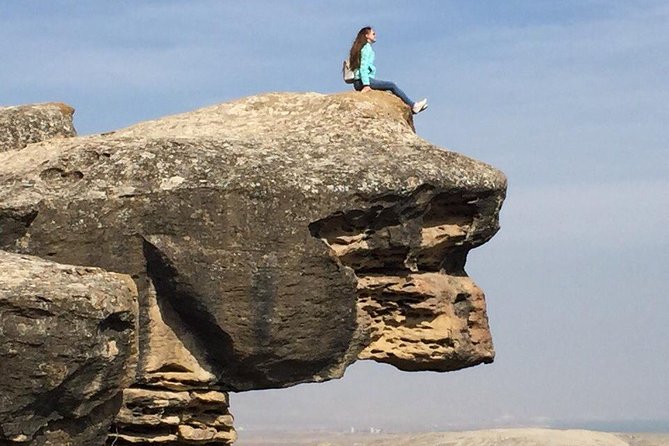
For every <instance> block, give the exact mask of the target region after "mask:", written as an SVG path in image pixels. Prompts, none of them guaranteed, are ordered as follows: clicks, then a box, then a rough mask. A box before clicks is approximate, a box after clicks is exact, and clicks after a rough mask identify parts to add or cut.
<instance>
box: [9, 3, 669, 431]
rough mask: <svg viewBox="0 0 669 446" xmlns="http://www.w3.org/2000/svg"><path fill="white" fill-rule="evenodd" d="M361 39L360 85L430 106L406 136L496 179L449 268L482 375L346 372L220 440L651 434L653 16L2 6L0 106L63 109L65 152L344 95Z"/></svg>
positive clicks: (296, 6)
mask: <svg viewBox="0 0 669 446" xmlns="http://www.w3.org/2000/svg"><path fill="white" fill-rule="evenodd" d="M368 24H370V25H372V26H374V27H375V29H376V30H377V32H378V41H377V43H376V44H375V51H376V66H377V69H378V73H377V75H378V77H379V78H381V79H389V80H394V81H396V82H397V83H398V84H399V85H400V86H401V87H402V88H403V89H404V91H405V92H406V93H407V94H409V95H410V96H411V97H413V98H414V99H420V98H423V97H427V98H428V99H429V102H430V108H429V109H428V110H427V111H425V112H424V113H421V114H420V115H418V116H417V117H416V130H417V133H418V134H419V135H420V136H421V137H423V138H425V139H427V140H428V141H430V142H432V143H434V144H436V145H438V146H441V147H444V148H448V149H449V150H454V151H457V152H460V153H463V154H465V155H468V156H471V157H473V158H476V159H479V160H481V161H484V162H486V163H489V164H492V165H494V166H496V167H497V168H499V169H501V170H502V171H504V172H505V173H506V175H507V176H508V179H509V190H508V196H507V201H506V203H505V205H504V207H503V209H502V214H501V226H502V229H501V231H500V232H499V233H498V234H497V235H496V236H495V237H494V238H493V239H492V240H491V241H490V242H489V243H487V244H486V245H484V246H482V247H480V248H477V249H475V250H473V251H472V252H471V253H470V255H469V259H468V262H467V266H466V269H467V272H468V273H469V274H470V275H471V276H472V277H473V278H474V280H475V281H476V282H477V284H478V285H479V286H480V287H481V288H482V289H483V290H484V291H485V293H486V296H487V303H488V316H489V319H490V326H491V330H492V335H493V341H494V344H495V348H496V352H497V357H496V360H495V362H494V363H493V364H491V365H485V366H478V367H474V368H470V369H465V370H462V371H458V372H453V373H445V374H439V373H428V372H421V373H406V372H400V371H398V370H395V369H393V368H392V367H390V366H384V365H380V364H374V363H371V362H360V363H356V364H354V365H353V366H352V367H350V368H349V370H348V371H347V373H346V376H345V377H344V378H343V379H341V380H338V381H331V382H327V383H322V384H306V385H300V386H296V387H293V388H290V389H284V390H281V391H256V392H248V393H244V394H232V395H231V412H232V413H233V414H234V416H235V418H236V426H237V427H242V428H246V429H253V428H259V427H265V428H270V427H272V426H281V427H287V428H294V429H308V428H317V427H318V426H328V425H336V426H340V425H341V426H344V428H345V427H346V426H351V425H356V424H362V425H363V426H365V425H366V426H379V427H384V426H388V427H384V429H386V430H389V429H392V428H393V427H399V426H409V428H410V427H411V426H424V427H425V429H426V430H431V429H432V428H433V427H434V426H445V427H443V428H440V429H454V430H457V429H462V428H464V429H466V428H468V427H476V426H479V427H489V426H521V425H522V426H531V425H534V426H542V425H551V424H558V425H560V423H564V422H567V421H569V420H572V421H573V422H574V423H589V424H590V425H592V426H596V425H600V426H606V425H607V424H610V423H614V424H615V423H618V424H620V425H624V424H625V423H628V425H630V426H633V425H634V424H635V423H637V424H643V423H648V422H650V423H651V426H653V425H656V426H658V427H659V428H661V430H663V431H665V432H666V431H669V404H667V401H669V379H667V377H669V362H668V361H667V358H668V357H669V342H668V341H669V323H667V320H668V319H669V300H668V299H667V298H666V292H667V290H668V289H669V275H668V274H667V272H666V269H667V268H666V267H667V265H669V249H668V248H669V240H668V239H667V224H668V223H669V177H668V175H667V174H668V173H669V151H668V149H669V147H667V146H668V145H669V130H668V129H667V123H668V122H669V106H668V105H667V104H669V75H668V74H669V60H668V59H669V58H668V57H667V55H668V54H669V5H668V4H667V3H666V2H662V1H643V0H642V1H638V2H625V1H616V0H613V1H599V0H584V1H575V0H567V1H564V2H550V1H544V0H535V1H530V0H524V1H521V0H512V1H508V2H495V1H492V0H487V1H480V2H463V1H436V0H434V1H433V0H430V1H423V2H407V1H396V2H382V1H380V0H375V1H367V2H361V1H342V2H337V3H334V2H333V3H330V2H323V3H321V2H309V1H284V2H270V1H269V0H266V1H265V0H263V1H260V0H251V1H246V2H235V3H232V2H217V1H213V0H194V1H191V2H188V3H184V2H177V1H174V0H164V1H148V0H145V1H132V2H131V1H127V0H123V1H118V2H103V1H100V0H97V1H90V2H85V3H80V2H76V1H73V0H67V1H66V0H53V1H50V2H38V1H36V0H25V1H21V2H7V3H6V4H4V5H2V6H0V25H1V26H0V37H1V38H0V47H1V49H2V53H3V54H5V62H4V63H3V64H2V68H0V101H1V104H2V105H19V104H26V103H35V102H47V101H62V102H66V103H68V104H70V105H72V106H73V107H74V108H75V109H76V113H75V126H76V127H77V130H78V131H79V133H80V134H82V135H85V134H91V133H97V132H104V131H109V130H114V129H117V128H122V127H125V126H128V125H131V124H133V123H135V122H138V121H142V120H148V119H154V118H157V117H160V116H165V115H169V114H174V113H180V112H185V111H189V110H192V109H196V108H199V107H204V106H207V105H211V104H215V103H220V102H225V101H229V100H232V99H235V98H239V97H243V96H247V95H253V94H259V93H262V92H269V91H317V92H322V93H332V92H339V91H344V90H347V89H349V88H350V87H348V86H347V85H345V84H344V83H343V82H342V81H341V79H340V66H341V61H342V60H343V58H344V57H345V56H346V53H347V51H348V48H349V45H350V44H351V41H352V39H353V37H354V35H355V33H356V32H357V30H358V29H359V28H360V27H362V26H364V25H368ZM652 423H654V424H652ZM564 427H574V426H564ZM604 430H606V429H604ZM624 430H627V429H624ZM242 432H243V431H242Z"/></svg>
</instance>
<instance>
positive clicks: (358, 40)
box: [348, 26, 372, 70]
mask: <svg viewBox="0 0 669 446" xmlns="http://www.w3.org/2000/svg"><path fill="white" fill-rule="evenodd" d="M371 30H372V27H371V26H365V27H364V28H362V29H361V30H360V31H358V35H357V36H355V40H354V41H353V45H351V51H350V52H349V54H348V61H349V64H350V65H351V70H357V69H359V68H360V51H361V50H362V47H363V46H365V44H366V43H367V33H369V32H370V31H371Z"/></svg>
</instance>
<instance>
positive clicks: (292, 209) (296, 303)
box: [0, 92, 506, 445]
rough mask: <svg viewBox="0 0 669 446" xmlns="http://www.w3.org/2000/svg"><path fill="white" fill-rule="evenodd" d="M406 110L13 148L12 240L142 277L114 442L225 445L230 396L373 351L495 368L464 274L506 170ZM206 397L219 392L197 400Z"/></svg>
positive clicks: (360, 98) (362, 105)
mask: <svg viewBox="0 0 669 446" xmlns="http://www.w3.org/2000/svg"><path fill="white" fill-rule="evenodd" d="M411 119H412V118H411V114H410V111H409V110H408V108H406V107H405V106H404V105H403V104H402V103H401V101H399V100H397V99H396V98H394V97H393V96H391V95H389V94H386V93H382V92H372V93H369V94H364V95H363V94H358V93H347V94H339V95H321V94H313V93H310V94H268V95H262V96H256V97H251V98H245V99H242V100H239V101H235V102H231V103H227V104H221V105H217V106H213V107H208V108H205V109H201V110H197V111H194V112H191V113H186V114H183V115H176V116H171V117H167V118H163V119H160V120H156V121H150V122H145V123H140V124H138V125H135V126H133V127H130V128H127V129H124V130H119V131H117V132H113V133H109V134H105V135H96V136H91V137H85V138H73V139H69V140H60V141H55V140H54V141H48V142H44V143H40V144H33V145H30V146H28V147H26V148H25V149H23V150H21V151H14V152H7V153H4V154H0V186H1V187H0V247H1V248H2V249H6V250H11V251H16V252H21V253H30V254H34V255H38V256H41V257H45V258H49V259H53V260H56V261H59V262H65V263H74V264H80V265H92V266H97V267H101V268H104V269H107V270H110V271H117V272H122V273H126V274H129V275H131V276H132V277H133V278H134V280H135V282H136V283H137V286H138V290H139V302H140V313H141V315H140V328H139V343H140V356H139V363H138V368H137V374H136V379H135V383H134V384H133V385H132V386H131V388H130V389H128V390H126V392H125V396H124V400H125V403H124V404H125V406H124V407H125V408H126V409H124V411H122V412H121V414H120V415H119V419H118V422H117V424H116V425H115V427H114V428H113V429H112V433H114V434H115V435H116V436H115V437H114V441H117V443H116V444H117V445H118V444H121V443H122V442H127V443H130V442H140V443H141V442H147V443H148V442H163V443H169V442H173V441H177V440H178V441H180V442H181V444H187V443H188V442H192V443H197V442H202V441H205V440H202V439H199V438H200V437H202V438H204V437H206V436H210V437H207V438H209V440H206V441H212V442H214V443H216V442H218V443H225V442H228V441H229V438H231V436H233V435H234V431H233V430H232V429H231V428H230V427H229V423H228V421H227V420H228V419H229V418H228V417H229V414H228V412H227V409H228V407H227V395H226V393H225V392H227V391H243V390H252V389H261V388H278V387H285V386H290V385H294V384H297V383H302V382H313V381H322V380H326V379H332V378H337V377H340V376H342V374H343V373H344V370H345V368H346V367H347V366H348V365H349V364H350V363H352V362H353V361H355V360H356V359H359V358H360V359H373V360H377V361H382V362H387V363H390V364H393V365H395V366H397V367H399V368H401V369H404V370H441V371H444V370H455V369H458V368H462V367H469V366H472V365H476V364H480V363H485V362H490V361H492V359H493V356H494V351H493V347H492V342H491V338H490V332H489V329H488V324H487V316H486V313H485V301H484V298H483V293H482V292H481V290H480V289H479V288H478V287H477V286H476V285H475V284H474V283H473V282H472V280H471V279H470V278H469V277H467V275H466V273H465V270H464V265H465V260H466V256H467V253H468V251H469V250H470V249H472V248H474V247H476V246H478V245H480V244H482V243H484V242H486V241H487V240H488V239H489V238H490V237H492V236H493V235H494V234H495V232H496V231H497V230H498V215H499V210H500V207H501V205H502V201H503V199H504V194H505V189H506V179H505V177H504V175H503V174H502V173H501V172H499V171H498V170H496V169H494V168H492V167H490V166H488V165H486V164H484V163H481V162H478V161H475V160H473V159H470V158H467V157H465V156H463V155H459V154H456V153H453V152H449V151H445V150H443V149H440V148H438V147H435V146H433V145H431V144H429V143H428V142H426V141H424V140H422V139H421V138H419V137H418V136H416V134H415V133H414V131H413V123H412V120H411ZM209 391H214V392H218V393H217V395H222V396H221V402H220V403H219V405H218V406H217V408H215V409H214V408H212V407H210V408H209V409H207V410H200V409H199V407H200V406H198V404H199V403H193V402H192V401H195V400H198V398H199V397H198V396H197V395H202V394H205V393H206V392H209ZM165 392H167V393H165ZM138 393H139V394H140V395H141V397H140V398H136V395H137V394H138ZM186 395H188V396H186ZM224 397H226V398H225V402H223V401H222V400H223V399H224ZM189 398H190V399H189ZM137 401H139V402H137ZM198 401H199V400H198ZM211 404H214V403H211ZM156 407H167V408H169V409H166V411H165V412H163V413H162V414H161V416H160V417H159V418H160V420H156V417H155V415H156V410H157V409H156ZM182 408H183V409H182ZM186 408H187V409H186ZM131 412H132V415H131ZM165 414H169V415H165ZM213 415H215V416H213ZM217 417H222V418H220V419H219V418H217ZM177 418H178V420H177ZM168 419H169V422H168V421H166V420H168ZM212 419H217V420H219V421H212ZM132 432H135V433H138V435H134V436H133V434H132ZM226 436H227V437H226ZM110 438H111V437H110ZM175 438H176V439H177V440H175ZM226 438H228V439H226ZM119 442H121V443H119Z"/></svg>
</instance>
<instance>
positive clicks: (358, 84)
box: [353, 79, 362, 91]
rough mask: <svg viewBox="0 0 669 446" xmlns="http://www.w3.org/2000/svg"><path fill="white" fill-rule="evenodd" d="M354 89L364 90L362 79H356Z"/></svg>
mask: <svg viewBox="0 0 669 446" xmlns="http://www.w3.org/2000/svg"><path fill="white" fill-rule="evenodd" d="M353 88H354V89H355V91H360V90H362V81H361V80H360V79H356V80H355V81H353Z"/></svg>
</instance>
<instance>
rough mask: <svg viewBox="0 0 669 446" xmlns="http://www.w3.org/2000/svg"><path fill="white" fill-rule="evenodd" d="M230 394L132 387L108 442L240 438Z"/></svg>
mask: <svg viewBox="0 0 669 446" xmlns="http://www.w3.org/2000/svg"><path fill="white" fill-rule="evenodd" d="M232 423H233V418H232V415H230V413H229V411H228V396H227V394H226V393H223V392H216V391H211V390H209V391H207V390H203V391H190V392H183V391H181V392H170V391H166V390H153V389H150V388H129V389H126V390H125V391H124V392H123V404H122V406H121V410H120V411H119V414H118V416H117V418H116V422H115V424H114V428H113V429H112V432H111V433H110V435H109V438H108V440H107V444H115V445H123V444H128V443H132V444H163V443H164V444H171V442H175V441H179V444H184V445H185V444H202V443H207V444H210V445H215V444H220V445H226V444H230V443H232V442H233V441H235V439H236V438H237V433H236V432H235V430H234V428H233V427H232Z"/></svg>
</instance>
